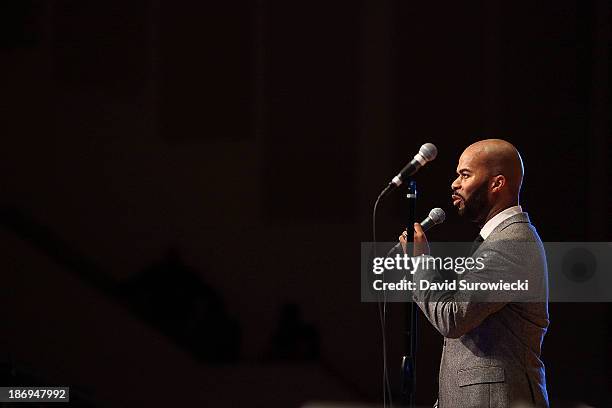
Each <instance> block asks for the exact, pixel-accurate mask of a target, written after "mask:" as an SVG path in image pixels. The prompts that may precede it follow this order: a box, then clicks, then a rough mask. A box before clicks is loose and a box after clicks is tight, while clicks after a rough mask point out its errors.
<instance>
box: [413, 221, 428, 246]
mask: <svg viewBox="0 0 612 408" xmlns="http://www.w3.org/2000/svg"><path fill="white" fill-rule="evenodd" d="M425 239H426V238H425V232H424V231H423V227H421V224H419V223H418V222H415V223H414V241H415V242H422V241H424V240H425Z"/></svg>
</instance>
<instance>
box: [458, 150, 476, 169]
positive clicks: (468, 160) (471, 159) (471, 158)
mask: <svg viewBox="0 0 612 408" xmlns="http://www.w3.org/2000/svg"><path fill="white" fill-rule="evenodd" d="M479 153H481V152H478V151H474V150H472V149H466V150H465V151H464V152H463V153H462V154H461V156H460V157H459V163H457V173H459V172H461V171H470V172H473V171H474V170H476V169H477V168H478V167H479V166H480V165H481V163H482V160H481V159H482V155H481V154H479Z"/></svg>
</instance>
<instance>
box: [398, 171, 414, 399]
mask: <svg viewBox="0 0 612 408" xmlns="http://www.w3.org/2000/svg"><path fill="white" fill-rule="evenodd" d="M406 198H407V199H408V219H407V226H406V231H407V232H408V234H407V237H406V241H407V245H406V247H407V248H412V245H408V244H409V243H412V242H413V241H414V237H413V235H414V223H415V209H416V199H417V189H416V182H415V181H414V180H410V181H409V182H408V194H407V195H406ZM408 256H412V255H411V254H408ZM406 309H407V313H408V316H409V326H408V333H406V334H408V340H407V344H406V346H407V347H406V348H407V354H406V355H405V356H404V357H403V358H402V373H401V374H402V375H401V377H402V395H403V397H404V400H405V402H406V403H407V404H408V406H409V407H414V401H415V393H416V351H417V323H418V320H417V318H418V307H417V305H416V303H415V302H413V301H411V302H410V305H409V306H408V307H407V308H406Z"/></svg>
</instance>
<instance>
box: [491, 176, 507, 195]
mask: <svg viewBox="0 0 612 408" xmlns="http://www.w3.org/2000/svg"><path fill="white" fill-rule="evenodd" d="M505 185H506V177H505V176H504V175H503V174H498V175H497V176H495V177H493V179H492V180H491V191H492V192H494V193H496V192H498V191H501V189H502V188H504V186H505Z"/></svg>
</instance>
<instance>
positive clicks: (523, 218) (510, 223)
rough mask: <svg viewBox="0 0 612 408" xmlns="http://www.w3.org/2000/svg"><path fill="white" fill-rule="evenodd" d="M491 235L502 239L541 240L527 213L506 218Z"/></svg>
mask: <svg viewBox="0 0 612 408" xmlns="http://www.w3.org/2000/svg"><path fill="white" fill-rule="evenodd" d="M490 237H491V238H492V239H502V240H504V239H513V240H520V241H541V239H540V236H539V235H538V232H537V231H536V229H535V227H534V226H533V224H531V220H530V219H529V214H527V213H520V214H516V215H513V216H512V217H509V218H507V219H505V220H504V221H502V222H501V223H500V224H499V225H498V226H497V227H495V229H494V230H493V231H492V232H491V236H490Z"/></svg>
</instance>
